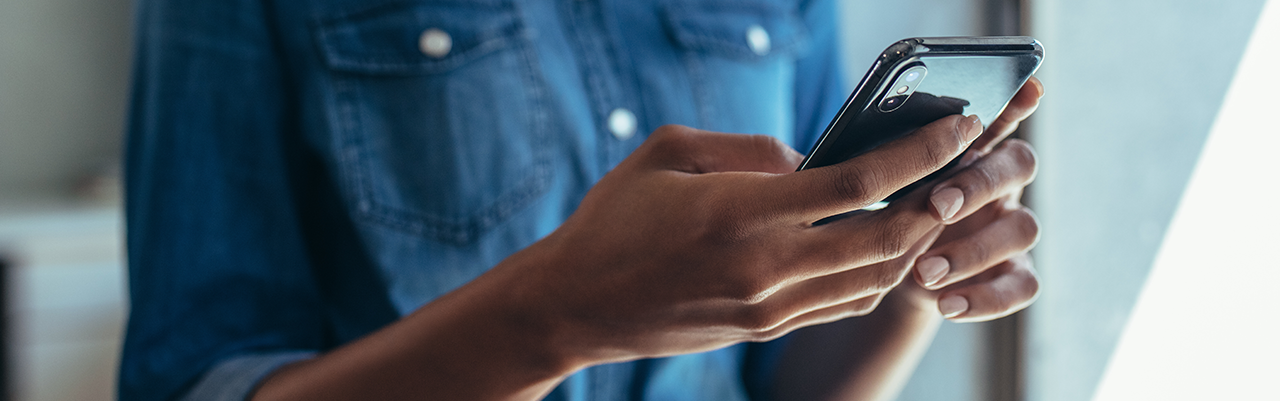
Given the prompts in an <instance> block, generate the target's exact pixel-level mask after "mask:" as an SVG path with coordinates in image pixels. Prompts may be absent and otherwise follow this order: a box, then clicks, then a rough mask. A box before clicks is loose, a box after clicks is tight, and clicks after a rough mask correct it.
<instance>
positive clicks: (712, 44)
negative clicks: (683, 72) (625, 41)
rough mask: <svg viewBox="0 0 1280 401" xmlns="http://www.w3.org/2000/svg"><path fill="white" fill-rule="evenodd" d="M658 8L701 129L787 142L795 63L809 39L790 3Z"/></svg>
mask: <svg viewBox="0 0 1280 401" xmlns="http://www.w3.org/2000/svg"><path fill="white" fill-rule="evenodd" d="M662 14H663V22H664V24H665V27H664V28H665V29H666V32H667V35H668V37H669V38H670V39H671V40H672V42H673V43H674V45H675V47H676V48H677V49H678V51H680V52H681V57H682V59H683V62H684V65H685V67H686V68H687V69H688V70H689V71H688V72H689V76H690V77H691V80H692V82H693V85H694V88H693V89H694V96H695V98H696V100H697V102H696V103H697V105H698V106H697V107H698V114H699V119H700V120H701V122H702V124H703V125H704V126H703V127H702V128H706V129H711V130H717V131H727V132H751V133H767V134H770V135H774V136H776V137H778V138H779V139H783V140H784V141H790V140H791V138H792V136H794V133H793V131H794V124H793V121H794V104H795V103H794V100H795V99H794V96H795V94H794V86H795V62H796V59H797V58H798V57H800V56H801V55H802V54H803V53H804V51H805V50H806V48H807V45H808V42H809V38H808V30H807V27H806V26H805V25H804V23H803V20H802V19H801V18H800V13H799V10H798V5H797V4H795V2H794V1H791V0H780V1H770V0H746V1H733V0H706V1H669V2H666V3H664V4H663V5H662Z"/></svg>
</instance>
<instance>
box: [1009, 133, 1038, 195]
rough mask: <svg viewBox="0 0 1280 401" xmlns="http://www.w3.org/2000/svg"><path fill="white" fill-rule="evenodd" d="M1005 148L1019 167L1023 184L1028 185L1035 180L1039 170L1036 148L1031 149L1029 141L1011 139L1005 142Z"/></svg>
mask: <svg viewBox="0 0 1280 401" xmlns="http://www.w3.org/2000/svg"><path fill="white" fill-rule="evenodd" d="M1004 146H1005V148H1006V149H1007V150H1008V151H1009V154H1010V157H1012V158H1013V161H1014V163H1015V164H1016V165H1017V166H1018V169H1019V170H1018V172H1019V174H1018V176H1019V177H1020V178H1022V180H1023V182H1022V183H1023V184H1027V183H1030V182H1031V181H1032V180H1034V179H1035V177H1036V172H1037V171H1038V170H1039V156H1038V155H1036V150H1035V148H1033V147H1031V144H1030V143H1027V141H1023V140H1020V139H1011V140H1009V141H1008V142H1005V145H1004Z"/></svg>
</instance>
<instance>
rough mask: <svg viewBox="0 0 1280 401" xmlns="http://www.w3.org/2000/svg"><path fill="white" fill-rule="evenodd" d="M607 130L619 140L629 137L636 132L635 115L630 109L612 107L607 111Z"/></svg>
mask: <svg viewBox="0 0 1280 401" xmlns="http://www.w3.org/2000/svg"><path fill="white" fill-rule="evenodd" d="M609 132H612V133H613V136H614V137H615V138H618V139H620V140H624V141H625V140H627V139H631V137H632V136H635V134H636V115H635V114H634V113H632V112H631V110H627V109H623V108H617V109H613V112H611V113H609Z"/></svg>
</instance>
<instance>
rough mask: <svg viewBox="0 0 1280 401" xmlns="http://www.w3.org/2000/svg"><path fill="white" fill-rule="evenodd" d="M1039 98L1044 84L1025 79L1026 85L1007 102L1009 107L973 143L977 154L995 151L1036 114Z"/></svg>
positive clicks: (1036, 80) (1035, 79) (1037, 80)
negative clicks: (998, 145) (1001, 142)
mask: <svg viewBox="0 0 1280 401" xmlns="http://www.w3.org/2000/svg"><path fill="white" fill-rule="evenodd" d="M1041 96H1044V83H1042V82H1040V79H1038V78H1036V77H1031V78H1030V79H1027V83H1025V84H1023V85H1022V88H1021V89H1018V93H1016V94H1014V95H1013V100H1010V101H1009V105H1008V106H1005V108H1004V111H1003V112H1001V113H1000V116H999V117H996V120H995V121H992V122H991V126H989V127H987V131H986V132H985V133H983V135H982V136H981V137H978V140H976V141H974V142H973V149H974V150H975V151H976V152H978V153H979V154H986V153H988V152H991V149H995V146H996V145H997V144H999V143H1000V141H1002V140H1004V139H1005V138H1007V137H1008V136H1009V135H1011V134H1013V132H1014V131H1017V130H1018V125H1019V124H1021V123H1022V121H1023V120H1026V119H1027V117H1030V116H1031V113H1035V112H1036V108H1038V107H1040V97H1041Z"/></svg>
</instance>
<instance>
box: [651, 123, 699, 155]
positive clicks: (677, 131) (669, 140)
mask: <svg viewBox="0 0 1280 401" xmlns="http://www.w3.org/2000/svg"><path fill="white" fill-rule="evenodd" d="M691 139H692V131H691V130H690V129H689V127H685V126H682V125H672V124H668V125H663V126H661V127H658V129H656V130H654V131H653V134H652V135H650V136H649V140H650V141H653V143H654V146H655V147H657V148H658V149H660V150H664V151H672V150H680V149H685V148H687V147H688V146H689V145H690V141H691Z"/></svg>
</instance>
